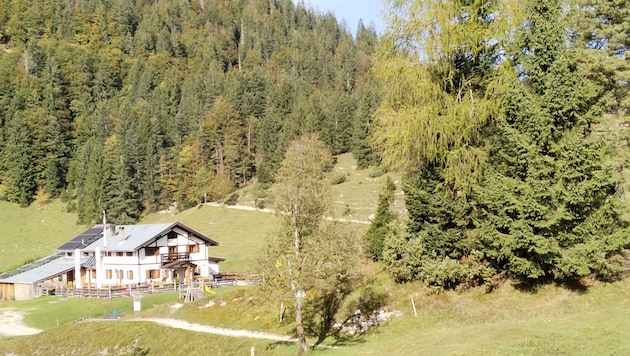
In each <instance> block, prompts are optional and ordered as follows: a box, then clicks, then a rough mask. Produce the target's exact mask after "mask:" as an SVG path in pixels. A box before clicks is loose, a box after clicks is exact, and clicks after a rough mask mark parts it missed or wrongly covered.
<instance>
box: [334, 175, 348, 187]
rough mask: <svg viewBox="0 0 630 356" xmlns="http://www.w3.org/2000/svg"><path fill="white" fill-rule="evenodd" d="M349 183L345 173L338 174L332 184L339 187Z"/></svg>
mask: <svg viewBox="0 0 630 356" xmlns="http://www.w3.org/2000/svg"><path fill="white" fill-rule="evenodd" d="M347 181H348V175H347V174H345V173H336V174H335V175H334V176H333V177H332V179H331V181H330V182H331V183H332V184H333V185H337V184H341V183H345V182H347Z"/></svg>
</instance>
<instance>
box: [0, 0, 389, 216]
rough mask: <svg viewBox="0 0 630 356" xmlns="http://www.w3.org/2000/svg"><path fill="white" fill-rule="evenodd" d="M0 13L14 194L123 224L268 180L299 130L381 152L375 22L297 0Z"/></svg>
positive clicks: (31, 7)
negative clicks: (376, 132)
mask: <svg viewBox="0 0 630 356" xmlns="http://www.w3.org/2000/svg"><path fill="white" fill-rule="evenodd" d="M0 8H2V11H0V44H1V45H2V48H3V49H4V50H0V117H2V120H0V138H1V139H2V140H1V141H0V157H1V158H2V159H0V182H1V183H2V184H4V185H5V186H6V190H5V191H4V193H3V194H2V198H3V199H6V200H8V201H11V202H15V203H18V204H20V205H22V206H28V205H29V204H30V203H31V202H32V201H33V199H34V197H35V195H37V194H45V195H48V196H51V197H53V198H56V197H59V196H63V198H64V199H66V200H70V201H72V202H73V206H74V207H76V211H77V212H78V218H79V221H80V223H88V224H89V223H93V222H97V221H99V219H100V218H99V216H100V212H101V211H103V210H107V211H108V212H109V215H110V217H111V219H112V221H116V222H118V223H120V224H124V223H130V222H134V221H137V220H138V219H139V218H140V217H141V216H143V215H145V214H146V213H151V212H155V211H159V210H162V209H165V208H168V206H169V205H170V204H171V203H172V202H173V201H176V202H177V203H178V205H179V206H180V207H183V208H188V207H192V206H196V205H197V204H199V203H201V202H204V201H206V200H209V201H213V200H219V199H223V198H225V197H226V195H228V194H229V193H230V192H232V191H233V190H235V189H237V188H242V187H245V186H247V185H248V184H249V183H250V182H251V181H253V180H257V181H258V182H260V183H263V184H268V183H270V182H271V180H272V178H273V174H274V172H275V171H276V169H277V168H278V165H279V162H280V161H281V160H282V157H283V155H284V152H285V150H286V147H287V145H288V144H289V142H291V141H292V140H293V139H295V138H296V137H298V136H300V135H301V134H303V133H310V132H316V133H318V134H319V136H320V137H321V139H322V140H323V141H324V142H325V143H326V145H327V146H328V147H329V149H330V150H331V151H332V152H333V153H334V154H342V153H347V152H351V151H353V152H355V153H357V157H359V161H360V165H361V166H362V167H365V166H368V165H369V164H371V163H374V162H375V157H374V154H373V153H372V152H371V150H370V149H369V147H368V145H367V142H366V137H367V135H368V131H369V126H370V123H371V121H372V118H371V114H372V112H373V111H374V110H375V108H376V106H377V104H378V90H377V87H376V84H375V82H374V80H373V79H372V78H371V76H370V74H369V69H370V68H371V66H372V55H373V53H374V51H375V46H376V45H377V43H378V37H377V34H376V32H375V30H374V29H373V28H367V27H365V26H363V25H362V24H360V25H359V26H358V28H357V31H356V38H355V37H353V36H352V34H351V32H350V31H349V30H348V29H347V28H345V27H344V25H342V24H340V23H339V22H338V21H337V19H336V18H335V17H334V16H333V15H332V14H331V13H320V12H318V11H317V10H314V9H313V8H311V7H309V6H307V5H305V4H304V3H303V2H297V3H296V2H294V1H292V0H272V1H270V0H230V1H225V0H204V1H195V2H192V3H191V2H189V1H183V0H175V1H156V2H153V1H151V2H149V1H135V2H133V3H128V2H116V1H114V2H112V1H77V2H51V3H29V2H24V1H6V0H5V1H0Z"/></svg>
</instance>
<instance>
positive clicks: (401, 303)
mask: <svg viewBox="0 0 630 356" xmlns="http://www.w3.org/2000/svg"><path fill="white" fill-rule="evenodd" d="M219 292H220V293H219V294H218V295H217V296H214V297H206V298H205V299H203V300H201V301H198V302H195V303H189V304H186V305H184V306H183V307H182V308H180V309H177V310H173V309H170V308H169V307H168V304H163V303H165V302H166V303H168V302H171V303H172V302H173V298H176V296H175V295H174V294H173V293H171V294H165V295H160V296H151V297H144V298H143V308H144V309H146V310H145V311H143V313H142V314H141V315H140V316H142V317H168V318H181V319H186V320H189V321H190V322H196V323H204V324H209V325H220V326H230V325H231V326H232V327H235V328H247V329H255V330H267V331H271V332H276V333H281V334H287V333H289V330H290V327H289V325H288V324H284V325H282V326H280V327H278V326H277V322H276V321H275V316H274V314H277V313H274V311H273V310H272V307H273V306H274V303H265V301H264V296H262V295H258V294H257V293H255V292H254V290H253V289H252V288H249V289H231V290H227V289H226V290H219ZM423 292H424V291H423V289H422V287H421V286H420V285H418V284H407V285H404V286H398V287H397V288H395V289H394V290H392V296H391V298H392V299H391V300H390V304H391V306H392V307H395V308H396V309H397V310H399V311H400V312H402V316H401V317H398V318H395V319H393V320H392V321H390V322H388V323H386V324H385V325H384V326H382V327H381V328H379V329H378V330H377V331H375V332H373V333H371V334H369V335H367V336H365V337H363V338H356V339H351V340H345V341H344V342H342V343H340V344H337V345H334V346H335V347H334V348H325V349H319V350H317V351H316V353H317V354H325V355H365V354H374V355H386V354H392V353H395V354H408V355H421V354H422V355H424V354H426V355H432V354H439V355H462V354H465V355H487V354H490V355H493V354H494V355H512V354H554V355H563V354H566V355H569V354H571V355H573V354H580V355H601V354H628V353H630V339H628V338H627V337H626V331H627V330H628V329H629V328H630V318H629V317H628V316H629V315H628V314H629V313H628V311H627V310H628V307H629V304H630V298H629V297H630V283H629V282H617V283H612V284H595V285H594V286H593V287H591V288H590V289H589V290H587V291H570V290H567V289H565V288H558V287H555V286H544V287H541V288H540V289H539V290H537V291H535V292H523V291H519V290H516V289H514V288H513V287H512V286H510V285H505V286H503V287H501V288H499V290H498V291H495V292H493V293H485V291H483V290H472V291H468V292H465V293H455V292H448V293H444V294H440V295H426V294H423ZM411 295H413V296H414V300H415V303H416V306H417V309H418V316H417V317H414V316H413V311H412V307H411V303H410V296H411ZM210 300H213V301H214V303H215V304H214V305H212V306H210V304H208V302H209V301H210ZM50 301H54V299H47V298H40V299H39V300H37V301H31V302H23V304H22V305H18V304H15V303H14V304H11V303H10V306H11V307H14V308H26V309H30V310H32V311H31V312H30V314H29V317H28V318H27V319H26V321H27V322H28V323H29V324H30V325H34V326H37V325H39V326H40V327H44V326H45V327H49V328H50V329H49V330H47V331H45V332H43V333H42V334H39V335H35V336H30V337H16V338H10V339H0V353H2V354H4V353H7V352H9V351H11V352H14V353H16V354H18V355H31V354H35V353H36V352H38V351H45V352H48V353H49V352H51V351H53V350H52V349H51V347H50V345H55V349H54V352H55V353H57V354H78V353H80V354H94V353H95V352H97V351H100V350H104V349H105V348H108V349H109V351H110V352H113V351H114V350H115V349H118V350H127V351H129V350H131V349H133V348H134V347H138V348H139V349H143V350H147V349H150V350H151V353H150V354H169V353H170V354H172V353H173V352H175V353H177V354H181V353H180V350H185V351H186V353H188V352H197V353H201V354H210V353H217V352H219V353H220V354H225V355H243V354H247V353H248V352H249V351H250V348H251V347H252V346H253V347H255V349H256V354H257V355H291V354H294V353H295V346H294V345H287V344H283V343H276V342H273V341H265V340H254V339H235V338H225V337H219V336H215V335H207V334H201V333H196V332H188V331H183V330H175V329H168V328H164V327H161V326H157V325H153V324H148V323H144V322H142V323H140V322H131V321H118V322H108V323H91V324H90V323H88V324H74V323H68V324H66V325H62V326H61V327H54V325H51V323H54V321H55V318H56V317H59V318H61V315H62V314H60V313H61V311H62V310H63V309H62V306H65V310H66V312H67V313H68V314H71V315H72V318H76V317H78V316H80V315H85V314H82V313H81V312H84V313H85V311H86V310H91V312H92V315H95V316H98V315H102V313H103V311H105V312H106V311H108V310H112V309H117V310H121V309H125V310H127V312H128V315H129V308H131V300H130V299H118V300H114V301H105V300H95V299H71V300H65V301H63V300H62V301H59V302H58V303H53V304H48V303H49V302H50ZM6 306H7V303H0V308H3V307H6ZM55 315H59V316H55ZM46 319H49V320H46ZM127 319H130V317H128V318H127ZM60 320H61V319H60ZM64 320H65V319H64ZM157 335H167V337H158V336H157ZM328 346H331V345H330V344H328ZM219 350H220V351H219ZM394 350H395V351H394ZM114 354H115V353H114Z"/></svg>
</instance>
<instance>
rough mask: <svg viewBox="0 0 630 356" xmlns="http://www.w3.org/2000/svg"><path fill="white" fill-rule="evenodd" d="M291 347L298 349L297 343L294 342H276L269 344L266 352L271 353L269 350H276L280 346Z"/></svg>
mask: <svg viewBox="0 0 630 356" xmlns="http://www.w3.org/2000/svg"><path fill="white" fill-rule="evenodd" d="M291 345H295V347H296V349H297V343H295V342H292V341H276V342H271V343H269V344H267V346H266V347H265V350H267V351H269V350H275V349H277V348H278V347H280V346H291Z"/></svg>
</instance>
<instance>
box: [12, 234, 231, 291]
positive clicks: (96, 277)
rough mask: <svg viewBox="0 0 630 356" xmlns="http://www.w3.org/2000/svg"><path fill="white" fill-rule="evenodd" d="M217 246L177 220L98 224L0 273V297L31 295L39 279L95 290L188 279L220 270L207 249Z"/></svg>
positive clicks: (183, 281)
mask: <svg viewBox="0 0 630 356" xmlns="http://www.w3.org/2000/svg"><path fill="white" fill-rule="evenodd" d="M218 245H219V244H218V242H216V241H214V240H212V239H210V238H209V237H207V236H204V235H203V234H201V233H198V232H197V231H195V230H193V229H191V228H189V227H187V226H186V225H184V224H181V223H179V222H174V223H164V224H145V225H120V226H116V225H113V224H108V225H97V226H94V227H92V228H90V229H88V230H86V231H85V232H83V233H82V234H80V235H79V236H76V237H75V238H73V239H72V240H70V241H68V242H67V243H66V244H64V245H63V246H61V247H60V248H59V249H58V250H57V254H55V255H53V256H50V257H48V258H47V259H43V260H41V262H40V261H37V262H39V263H35V264H34V265H33V266H32V268H30V267H28V266H26V268H24V271H21V272H20V271H17V272H16V273H12V274H9V275H7V276H0V297H1V298H0V299H5V300H7V299H8V300H12V299H30V298H31V297H32V296H33V295H37V290H36V288H38V287H41V286H42V285H43V284H55V283H57V284H59V283H64V284H66V285H68V284H69V285H72V287H73V288H75V289H83V288H96V289H99V288H107V287H112V286H136V285H142V284H155V283H161V282H165V283H171V282H180V283H189V282H191V281H193V280H194V279H195V278H208V277H212V276H213V275H215V274H218V273H219V262H221V261H223V260H224V259H223V258H220V257H213V256H211V255H210V254H209V251H208V249H209V248H211V247H213V246H218ZM31 287H32V288H31ZM29 288H31V289H29ZM18 295H20V296H25V297H21V298H18V297H17V296H18Z"/></svg>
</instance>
